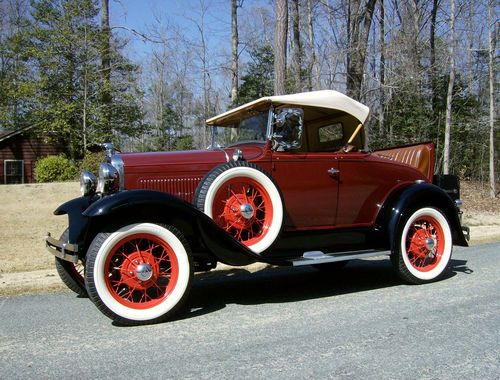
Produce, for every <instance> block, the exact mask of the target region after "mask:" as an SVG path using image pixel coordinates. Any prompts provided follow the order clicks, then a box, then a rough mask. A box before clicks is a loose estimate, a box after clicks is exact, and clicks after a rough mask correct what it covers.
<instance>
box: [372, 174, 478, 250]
mask: <svg viewBox="0 0 500 380" xmlns="http://www.w3.org/2000/svg"><path fill="white" fill-rule="evenodd" d="M422 207H435V208H437V209H439V210H441V211H442V212H443V213H444V214H445V216H446V219H447V220H448V222H449V223H450V229H451V233H452V238H453V244H454V245H460V246H464V247H467V246H468V244H467V240H466V239H465V236H464V234H463V232H462V227H461V225H460V219H459V217H458V213H457V209H456V207H455V204H454V202H453V200H452V199H451V198H450V196H449V195H448V194H447V193H446V192H445V191H443V189H441V188H439V187H437V186H435V185H433V184H430V183H426V182H425V183H415V184H411V185H409V186H407V187H403V188H399V189H397V190H395V191H394V192H393V193H392V194H391V195H390V196H389V197H388V198H387V200H386V201H385V202H384V205H383V206H382V207H381V209H380V211H379V213H378V215H377V219H376V222H375V231H376V234H377V235H378V237H379V238H382V239H384V242H385V244H384V245H385V246H387V247H388V248H390V249H391V250H393V248H394V244H395V242H396V236H397V232H398V230H397V229H398V226H399V225H400V222H401V220H403V219H404V218H406V217H407V216H409V214H410V213H412V212H413V211H415V210H416V209H419V208H422Z"/></svg>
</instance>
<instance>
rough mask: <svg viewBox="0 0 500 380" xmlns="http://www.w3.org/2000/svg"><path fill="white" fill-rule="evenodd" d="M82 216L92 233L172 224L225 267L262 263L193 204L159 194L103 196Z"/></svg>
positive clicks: (135, 192)
mask: <svg viewBox="0 0 500 380" xmlns="http://www.w3.org/2000/svg"><path fill="white" fill-rule="evenodd" d="M82 217H83V218H87V219H88V221H89V223H88V226H87V230H89V231H99V230H100V229H101V228H103V227H105V226H107V225H108V226H109V225H110V224H116V223H121V224H123V223H134V222H138V221H145V220H147V221H150V222H158V223H166V224H172V225H174V226H175V227H177V228H179V229H180V230H181V231H183V233H186V234H187V235H188V236H186V237H188V238H189V239H188V240H192V239H196V240H197V241H198V242H199V243H200V245H201V246H204V247H205V248H206V249H207V250H208V251H209V252H210V253H211V254H212V255H213V256H214V257H215V258H216V259H217V260H218V261H221V262H223V263H225V264H228V265H235V266H239V265H248V264H251V263H254V262H256V261H261V257H260V256H259V255H257V254H255V253H253V252H252V251H250V250H249V249H248V248H247V247H246V246H244V245H243V244H241V243H240V242H238V241H237V240H235V239H234V238H233V237H231V236H230V235H229V234H227V233H226V232H225V231H223V230H222V229H221V228H219V227H218V226H217V225H216V224H215V223H214V221H213V220H212V219H211V218H209V217H208V216H207V215H205V214H204V213H203V212H201V211H200V210H198V209H197V208H196V207H194V206H193V205H192V204H190V203H187V202H185V201H183V200H181V199H179V198H177V197H174V196H172V195H170V194H167V193H163V192H159V191H152V190H129V191H122V192H119V193H116V194H113V195H109V196H106V197H103V198H101V199H100V200H98V201H97V202H95V203H92V204H91V205H90V206H89V207H88V208H87V209H86V210H85V211H83V213H82ZM90 235H93V233H91V234H90Z"/></svg>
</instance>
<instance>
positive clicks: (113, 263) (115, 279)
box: [104, 234, 179, 309]
mask: <svg viewBox="0 0 500 380" xmlns="http://www.w3.org/2000/svg"><path fill="white" fill-rule="evenodd" d="M104 265H105V270H106V272H107V273H108V275H107V276H106V278H105V280H106V285H107V287H108V290H109V292H110V293H111V294H112V295H113V297H114V298H115V299H116V300H117V301H118V302H120V303H121V304H123V305H125V306H128V307H131V308H135V309H147V308H150V307H152V306H156V305H158V304H159V303H161V302H162V301H163V300H164V299H165V298H166V297H168V295H169V294H170V292H171V291H172V289H173V288H174V287H175V284H176V282H177V277H178V274H179V264H178V263H177V258H176V256H175V254H174V252H173V250H172V248H171V247H170V245H169V244H168V243H167V242H165V241H163V240H162V239H160V238H158V237H157V236H155V235H151V234H135V235H129V236H127V237H125V238H124V239H122V240H121V241H120V242H118V244H116V245H115V246H114V248H113V250H112V251H111V253H110V254H109V255H108V257H107V259H106V263H105V264H104Z"/></svg>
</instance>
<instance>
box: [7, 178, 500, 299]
mask: <svg viewBox="0 0 500 380" xmlns="http://www.w3.org/2000/svg"><path fill="white" fill-rule="evenodd" d="M77 196H79V184H78V183H76V182H64V183H51V184H24V185H0V199H1V201H2V206H1V207H2V208H1V212H0V296H6V295H13V294H20V293H30V292H35V291H37V290H43V291H50V290H60V289H64V285H62V283H61V282H60V280H59V277H58V275H57V273H56V272H55V269H54V258H53V257H52V256H51V255H50V254H49V253H48V252H47V251H46V250H45V247H44V243H43V238H44V236H45V235H46V233H47V232H51V233H52V234H53V235H54V236H57V237H59V235H60V234H61V233H62V231H64V229H65V228H66V226H67V217H66V216H55V215H53V211H54V210H55V209H56V207H57V206H59V205H60V204H61V203H63V202H65V201H67V200H70V199H72V198H75V197H77ZM462 200H463V202H464V208H463V209H464V223H463V224H465V225H468V226H470V228H471V242H470V243H471V244H472V245H474V244H479V243H486V242H491V241H500V199H498V198H497V199H494V200H493V199H490V198H489V197H488V190H487V187H486V185H482V184H479V183H471V182H462ZM263 267H265V266H263V265H262V264H258V265H253V266H250V267H248V268H244V269H245V270H250V271H255V270H259V269H262V268H263ZM222 269H223V270H228V268H227V267H225V266H222Z"/></svg>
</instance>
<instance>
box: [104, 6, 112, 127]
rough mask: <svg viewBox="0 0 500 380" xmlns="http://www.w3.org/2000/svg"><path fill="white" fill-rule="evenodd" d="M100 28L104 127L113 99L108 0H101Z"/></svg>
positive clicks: (109, 114)
mask: <svg viewBox="0 0 500 380" xmlns="http://www.w3.org/2000/svg"><path fill="white" fill-rule="evenodd" d="M101 28H102V47H101V67H102V103H103V106H104V123H105V124H107V125H106V127H108V126H109V124H110V122H111V103H112V101H113V100H112V97H111V54H110V39H111V28H110V27H109V0H102V2H101ZM109 127H111V126H109Z"/></svg>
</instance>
